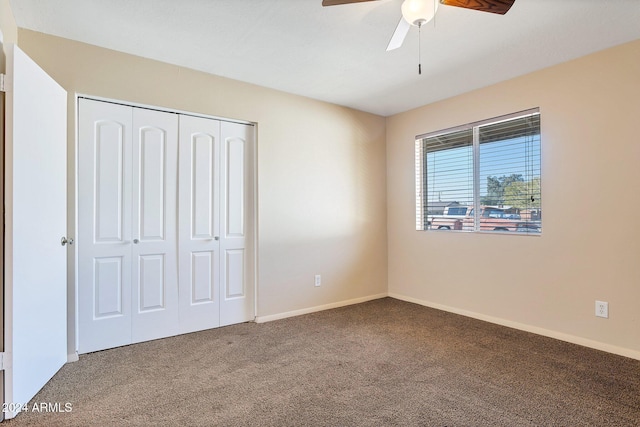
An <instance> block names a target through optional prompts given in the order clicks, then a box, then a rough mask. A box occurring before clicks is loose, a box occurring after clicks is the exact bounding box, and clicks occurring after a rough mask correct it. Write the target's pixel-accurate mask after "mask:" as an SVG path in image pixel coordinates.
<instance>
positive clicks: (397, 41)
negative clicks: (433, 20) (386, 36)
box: [387, 18, 411, 52]
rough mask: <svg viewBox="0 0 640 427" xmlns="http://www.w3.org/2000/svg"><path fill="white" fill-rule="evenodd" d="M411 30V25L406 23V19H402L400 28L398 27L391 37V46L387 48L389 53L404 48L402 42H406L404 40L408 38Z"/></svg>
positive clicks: (399, 24) (399, 23)
mask: <svg viewBox="0 0 640 427" xmlns="http://www.w3.org/2000/svg"><path fill="white" fill-rule="evenodd" d="M409 28H411V24H409V23H408V22H407V21H405V20H404V18H400V22H398V26H397V27H396V30H395V31H394V32H393V35H392V36H391V40H389V45H388V46H387V52H389V51H390V50H393V49H397V48H399V47H400V46H402V42H404V38H405V37H407V33H408V32H409Z"/></svg>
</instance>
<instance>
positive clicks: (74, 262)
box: [68, 92, 259, 362]
mask: <svg viewBox="0 0 640 427" xmlns="http://www.w3.org/2000/svg"><path fill="white" fill-rule="evenodd" d="M80 98H85V99H91V100H94V101H102V102H108V103H112V104H119V105H125V106H128V107H135V108H145V109H149V110H155V111H162V112H166V113H175V114H183V115H188V116H194V117H201V118H205V119H212V120H219V121H224V122H231V123H238V124H243V125H248V126H253V127H254V135H253V141H251V149H252V151H253V153H252V154H253V155H252V164H251V165H250V166H251V170H250V171H249V172H250V173H251V174H252V177H251V184H252V187H253V194H252V195H251V199H252V202H253V203H252V204H253V207H252V209H251V211H250V212H249V214H250V223H251V227H252V236H251V238H250V240H251V245H252V249H253V250H252V253H251V254H250V257H251V262H252V263H253V269H252V275H251V276H248V277H247V278H248V279H249V280H250V281H251V283H249V284H248V285H249V286H250V287H252V289H253V293H254V294H253V295H254V298H253V301H254V302H253V321H255V319H256V317H257V315H258V297H259V294H258V277H259V276H258V265H259V264H258V191H259V190H258V123H256V122H251V121H247V120H238V119H230V118H227V117H221V116H214V115H210V114H201V113H194V112H192V111H185V110H178V109H175V108H165V107H159V106H154V105H149V104H141V103H137V102H130V101H123V100H118V99H114V98H105V97H101V96H94V95H88V94H83V93H77V92H76V93H74V97H73V110H74V111H73V116H72V117H74V120H75V121H74V134H75V143H74V147H73V149H74V151H73V153H72V154H71V155H73V163H71V162H69V163H68V164H69V165H70V164H73V168H74V169H73V174H72V176H73V193H74V194H73V203H74V206H73V208H71V207H70V206H69V208H68V212H69V215H71V214H72V215H73V218H72V219H71V221H72V222H73V233H74V236H78V232H79V230H78V205H79V203H78V199H79V191H78V178H79V177H78V173H79V169H78V164H79V158H78V154H79V146H80V138H79V135H78V126H79V114H80V109H79V100H80ZM70 117H71V116H70ZM69 199H70V201H71V197H70V198H69ZM76 240H77V239H76ZM72 248H73V252H72V254H70V256H69V258H68V259H69V262H70V264H71V265H70V266H68V281H69V283H70V284H73V290H74V295H73V297H74V298H73V302H74V305H73V310H69V320H68V321H69V326H68V339H69V351H68V352H69V361H70V362H71V361H77V360H78V348H79V337H78V326H79V325H78V322H79V316H78V310H79V305H78V288H79V283H78V245H73V246H72ZM176 251H177V247H176ZM71 313H73V316H71Z"/></svg>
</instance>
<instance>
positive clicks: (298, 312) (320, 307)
mask: <svg viewBox="0 0 640 427" xmlns="http://www.w3.org/2000/svg"><path fill="white" fill-rule="evenodd" d="M388 296H389V295H388V294H387V293H382V294H376V295H369V296H366V297H360V298H354V299H349V300H345V301H338V302H332V303H330V304H324V305H317V306H315V307H308V308H301V309H300V310H293V311H286V312H284V313H277V314H270V315H268V316H257V317H256V323H266V322H271V321H273V320H280V319H286V318H287V317H295V316H301V315H303V314H309V313H315V312H317V311H324V310H330V309H332V308H339V307H345V306H347V305H353V304H360V303H362V302H367V301H373V300H376V299H380V298H386V297H388Z"/></svg>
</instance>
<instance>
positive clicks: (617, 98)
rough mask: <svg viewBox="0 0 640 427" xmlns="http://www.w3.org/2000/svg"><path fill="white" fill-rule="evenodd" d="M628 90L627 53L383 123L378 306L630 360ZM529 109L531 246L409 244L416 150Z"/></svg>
mask: <svg viewBox="0 0 640 427" xmlns="http://www.w3.org/2000/svg"><path fill="white" fill-rule="evenodd" d="M639 76H640V41H635V42H632V43H629V44H625V45H622V46H618V47H616V48H612V49H608V50H605V51H602V52H599V53H596V54H592V55H589V56H586V57H583V58H580V59H577V60H573V61H570V62H567V63H564V64H561V65H558V66H555V67H551V68H547V69H544V70H541V71H538V72H535V73H532V74H529V75H526V76H523V77H520V78H516V79H513V80H510V81H506V82H503V83H500V84H496V85H494V86H490V87H487V88H484V89H481V90H477V91H474V92H470V93H467V94H464V95H461V96H458V97H455V98H451V99H448V100H444V101H441V102H437V103H434V104H431V105H427V106H424V107H421V108H418V109H415V110H411V111H408V112H405V113H402V114H398V115H395V116H392V117H389V118H388V120H387V201H388V213H387V215H388V236H389V266H388V268H389V292H390V293H391V294H392V295H394V296H398V297H401V298H404V299H408V300H412V301H416V302H420V303H423V304H425V305H431V306H435V307H440V308H445V309H448V310H451V311H455V312H459V313H463V314H466V315H471V316H474V317H478V318H482V319H486V320H490V321H494V322H497V323H502V324H506V325H510V326H515V327H518V328H521V329H525V330H530V331H534V332H538V333H542V334H545V335H549V336H555V337H557V338H561V339H565V340H568V341H572V342H576V343H580V344H585V345H589V346H592V347H596V348H601V349H604V350H608V351H612V352H616V353H620V354H626V355H628V356H631V357H635V358H640V227H638V222H639V221H640V219H639V218H640V217H639V215H640V197H638V194H637V193H638V190H637V189H638V186H639V185H640V143H639V142H640V140H639V138H638V130H637V125H638V122H639V121H640V77H639ZM531 107H540V112H541V126H542V205H543V211H544V221H543V228H544V231H543V234H542V236H541V237H528V236H506V235H497V234H463V233H447V232H435V231H434V232H418V231H415V225H414V224H415V199H414V191H415V190H414V189H415V184H414V173H413V168H414V136H415V135H418V134H422V133H425V132H431V131H436V130H439V129H444V128H447V127H451V126H456V125H461V124H465V123H469V122H473V121H477V120H482V119H487V118H491V117H495V116H499V115H502V114H507V113H511V112H516V111H520V110H524V109H527V108H531ZM596 299H599V300H603V301H608V302H609V312H610V313H609V314H610V318H609V319H601V318H596V317H595V316H594V311H595V310H594V305H595V300H596Z"/></svg>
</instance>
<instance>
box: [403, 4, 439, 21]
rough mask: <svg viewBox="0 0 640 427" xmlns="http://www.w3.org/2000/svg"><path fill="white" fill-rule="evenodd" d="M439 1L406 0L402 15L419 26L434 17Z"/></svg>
mask: <svg viewBox="0 0 640 427" xmlns="http://www.w3.org/2000/svg"><path fill="white" fill-rule="evenodd" d="M439 3H440V2H439V1H438V0H404V2H403V3H402V17H403V18H404V19H405V21H407V22H408V23H409V24H411V25H415V26H418V27H419V26H421V25H422V24H426V23H427V22H429V21H431V20H432V19H433V17H434V16H435V15H436V11H437V10H438V4H439Z"/></svg>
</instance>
